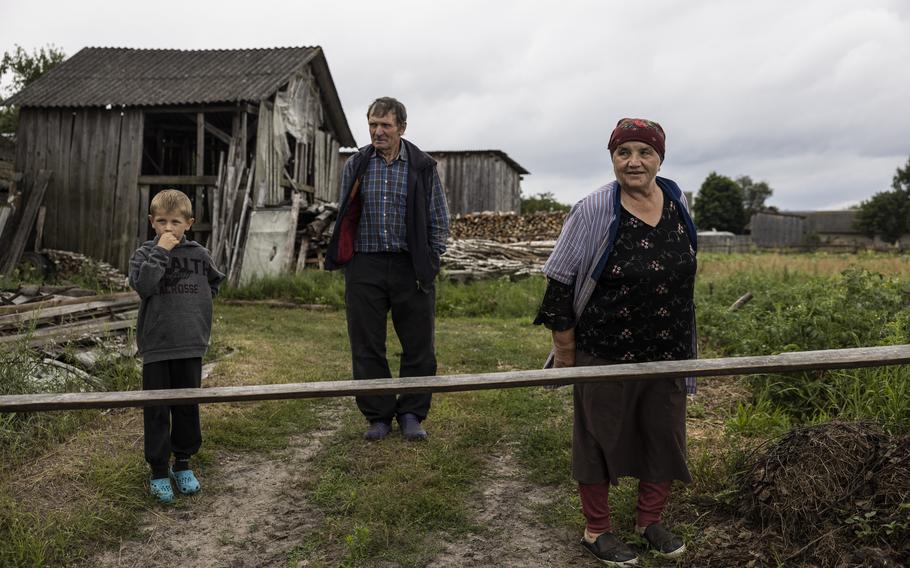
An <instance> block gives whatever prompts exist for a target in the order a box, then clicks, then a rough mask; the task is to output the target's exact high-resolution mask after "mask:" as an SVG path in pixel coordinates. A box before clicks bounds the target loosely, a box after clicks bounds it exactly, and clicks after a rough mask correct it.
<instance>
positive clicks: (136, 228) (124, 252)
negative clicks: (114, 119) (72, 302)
mask: <svg viewBox="0 0 910 568" xmlns="http://www.w3.org/2000/svg"><path fill="white" fill-rule="evenodd" d="M124 120H125V121H126V122H127V128H124V130H126V131H127V137H126V139H125V140H124V142H125V146H123V147H121V148H120V164H119V166H118V171H117V183H118V184H120V185H121V186H122V188H123V192H124V195H125V196H126V200H125V203H126V206H125V207H124V208H123V209H120V210H119V211H121V213H122V214H123V216H124V218H125V219H126V221H127V225H126V228H125V229H124V231H123V233H122V234H121V237H120V238H121V239H122V241H121V242H120V256H119V258H120V260H119V261H118V264H117V268H119V269H120V270H122V271H123V272H128V271H129V259H130V256H132V254H133V251H134V250H135V249H136V248H137V247H138V244H139V243H137V242H136V240H137V239H136V235H137V233H139V232H140V231H141V230H142V229H144V228H145V226H146V223H147V221H146V218H145V216H144V213H145V212H146V211H147V210H148V192H147V191H146V193H145V195H144V196H143V194H142V193H141V191H137V190H136V188H137V183H138V179H139V173H140V171H141V169H142V148H143V146H142V131H143V128H144V125H145V115H144V114H143V112H142V111H141V110H128V111H126V113H125V115H124ZM121 177H123V179H121ZM143 187H146V188H148V186H143ZM137 212H139V215H138V216H137V214H136V213H137ZM140 216H141V218H140ZM137 223H138V224H137ZM140 227H141V229H140ZM140 242H141V241H140Z"/></svg>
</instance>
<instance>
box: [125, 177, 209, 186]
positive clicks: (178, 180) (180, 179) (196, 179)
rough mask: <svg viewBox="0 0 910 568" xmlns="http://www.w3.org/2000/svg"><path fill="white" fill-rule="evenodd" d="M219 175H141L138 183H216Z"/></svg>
mask: <svg viewBox="0 0 910 568" xmlns="http://www.w3.org/2000/svg"><path fill="white" fill-rule="evenodd" d="M216 183H218V176H139V181H138V185H215V184H216Z"/></svg>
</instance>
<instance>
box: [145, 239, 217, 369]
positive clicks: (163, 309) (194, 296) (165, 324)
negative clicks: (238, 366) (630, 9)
mask: <svg viewBox="0 0 910 568" xmlns="http://www.w3.org/2000/svg"><path fill="white" fill-rule="evenodd" d="M223 280H224V274H222V273H221V272H219V271H218V270H217V269H216V268H215V266H214V264H213V263H212V257H211V256H209V251H207V250H206V249H205V247H203V246H202V245H200V244H199V243H197V242H196V241H190V240H187V238H186V237H183V238H182V239H181V240H180V243H179V244H178V245H177V246H176V247H174V248H173V249H172V250H171V251H167V250H165V249H164V248H162V247H159V246H158V239H157V238H155V239H154V240H151V241H146V242H145V243H143V244H142V246H141V247H139V249H138V250H137V251H136V252H134V253H133V257H132V258H130V286H131V287H132V288H133V289H134V290H136V292H138V293H139V297H140V298H141V299H142V303H141V304H140V306H139V321H138V323H137V324H136V343H138V345H139V353H140V354H141V355H142V361H143V363H154V362H155V361H164V360H167V359H188V358H191V357H202V356H203V355H205V351H206V349H207V348H208V344H209V336H210V335H211V332H212V298H214V297H215V295H216V294H217V293H218V287H219V286H221V282H222V281H223Z"/></svg>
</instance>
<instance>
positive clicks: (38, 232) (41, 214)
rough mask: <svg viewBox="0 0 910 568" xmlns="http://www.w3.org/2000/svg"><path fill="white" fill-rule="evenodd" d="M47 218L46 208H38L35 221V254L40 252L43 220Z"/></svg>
mask: <svg viewBox="0 0 910 568" xmlns="http://www.w3.org/2000/svg"><path fill="white" fill-rule="evenodd" d="M46 216H47V207H46V206H44V205H42V206H41V207H40V208H38V219H37V220H36V221H35V252H40V251H41V241H42V240H43V239H44V219H45V217H46Z"/></svg>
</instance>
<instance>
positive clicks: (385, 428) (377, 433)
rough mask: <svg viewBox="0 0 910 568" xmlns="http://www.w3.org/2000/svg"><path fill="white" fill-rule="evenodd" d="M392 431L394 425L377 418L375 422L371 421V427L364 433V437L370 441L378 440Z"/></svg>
mask: <svg viewBox="0 0 910 568" xmlns="http://www.w3.org/2000/svg"><path fill="white" fill-rule="evenodd" d="M391 431H392V425H391V424H390V423H388V422H385V421H383V420H376V421H375V422H370V428H369V430H367V431H366V432H364V433H363V439H364V440H367V441H370V442H378V441H379V440H381V439H383V438H385V437H386V436H388V435H389V432H391Z"/></svg>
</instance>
